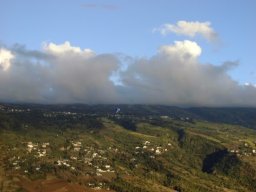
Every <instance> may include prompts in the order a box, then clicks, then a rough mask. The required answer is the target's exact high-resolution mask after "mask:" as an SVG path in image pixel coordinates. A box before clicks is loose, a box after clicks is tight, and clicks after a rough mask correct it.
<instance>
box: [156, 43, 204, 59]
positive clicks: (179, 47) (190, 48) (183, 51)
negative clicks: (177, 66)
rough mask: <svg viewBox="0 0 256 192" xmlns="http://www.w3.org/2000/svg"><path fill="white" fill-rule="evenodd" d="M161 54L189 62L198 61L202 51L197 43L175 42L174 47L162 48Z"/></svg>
mask: <svg viewBox="0 0 256 192" xmlns="http://www.w3.org/2000/svg"><path fill="white" fill-rule="evenodd" d="M159 52H160V53H162V54H166V55H169V56H171V57H179V58H180V59H183V60H187V61H188V60H191V59H192V60H194V59H197V58H198V57H199V56H200V55H201V52H202V49H201V47H200V46H199V45H198V44H197V43H196V42H193V41H189V40H185V41H175V43H174V45H164V46H162V47H160V50H159Z"/></svg>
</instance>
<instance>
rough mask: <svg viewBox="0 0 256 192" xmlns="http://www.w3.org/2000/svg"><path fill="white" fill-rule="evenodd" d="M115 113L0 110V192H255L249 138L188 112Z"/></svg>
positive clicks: (254, 155) (254, 150)
mask: <svg viewBox="0 0 256 192" xmlns="http://www.w3.org/2000/svg"><path fill="white" fill-rule="evenodd" d="M115 108H116V106H111V105H107V106H105V105H102V106H101V105H97V106H86V105H85V106H84V105H70V106H66V105H60V106H57V105H56V106H44V105H42V106H41V105H6V104H5V105H0V191H8V192H9V191H29V192H30V191H49V192H53V191H56V190H58V189H62V190H63V191H95V190H98V191H118V192H122V191H124V192H137V191H139V192H142V191H143V192H154V191H155V192H169V191H170V192H172V191H182V192H183V191H184V192H190V191H191V192H194V191H202V192H204V191H205V192H206V191H207V192H208V191H210V192H211V191H212V192H214V191H223V192H224V191H225V192H226V191H239V192H240V191H242V192H249V191H255V189H256V183H255V180H256V131H255V130H253V129H249V128H246V127H243V126H241V125H236V124H238V123H237V122H234V124H224V123H223V121H220V122H217V120H216V119H215V118H214V119H213V120H212V121H210V119H208V120H207V121H206V120H204V119H203V118H201V117H198V115H197V114H199V112H197V114H196V113H193V114H192V113H191V111H190V110H192V109H180V108H176V107H165V106H143V105H139V106H137V105H135V106H131V105H119V106H118V108H120V109H121V111H120V113H118V114H115V111H116V110H115ZM195 110H196V109H193V111H195ZM198 110H199V109H198ZM202 110H205V109H200V110H199V111H202ZM207 110H209V111H210V109H207ZM212 110H213V111H215V112H216V113H218V110H219V109H212ZM223 110H224V111H225V109H223ZM228 110H230V109H228ZM252 111H253V109H250V110H249V112H250V113H251V112H252ZM254 111H255V110H254ZM208 113H210V112H208ZM223 113H225V112H223ZM223 113H222V112H220V114H223ZM242 113H243V114H245V113H247V112H246V110H244V109H243V110H242ZM236 115H238V114H236ZM215 116H218V114H216V115H215ZM249 117H251V118H252V116H249ZM249 117H246V118H249ZM240 119H245V117H243V115H241V118H240ZM253 121H254V119H253V120H250V121H248V122H253ZM241 122H242V121H241ZM250 124H251V123H250ZM247 126H249V124H247ZM251 128H254V127H251Z"/></svg>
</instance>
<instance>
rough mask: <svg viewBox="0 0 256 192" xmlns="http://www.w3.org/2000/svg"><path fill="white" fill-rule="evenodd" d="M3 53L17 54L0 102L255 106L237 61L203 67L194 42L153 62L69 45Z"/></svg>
mask: <svg viewBox="0 0 256 192" xmlns="http://www.w3.org/2000/svg"><path fill="white" fill-rule="evenodd" d="M0 50H1V54H0V55H1V58H7V61H10V59H11V56H10V55H9V57H7V56H6V55H8V54H5V53H7V52H8V51H9V52H8V53H11V55H12V56H13V55H15V60H13V61H12V63H11V67H9V68H8V72H7V71H4V70H0V101H16V102H39V103H89V104H93V103H97V104H99V103H108V104H109V103H139V104H167V105H183V106H255V107H256V88H255V86H244V85H239V83H238V82H236V81H234V80H232V78H231V77H230V75H229V74H228V71H229V70H230V69H231V68H232V67H236V66H237V65H238V62H230V61H229V62H225V63H223V64H222V65H221V66H215V65H211V64H202V63H200V60H199V57H200V55H201V53H202V49H201V48H200V46H199V45H198V44H197V43H195V42H193V41H188V40H185V41H176V42H174V43H173V44H171V45H164V46H161V47H160V48H159V50H158V52H157V53H156V54H155V55H153V56H152V57H150V58H132V57H128V56H125V57H122V58H120V56H117V55H114V54H96V53H92V56H90V55H91V51H89V54H88V51H84V50H83V49H81V48H80V47H75V46H72V45H71V44H70V43H67V42H66V43H64V44H60V45H58V44H54V43H49V44H46V45H45V46H44V47H43V50H41V51H34V50H26V49H25V47H24V46H17V45H16V46H14V47H13V48H12V49H10V50H6V49H1V48H0ZM2 50H5V51H4V52H3V51H2ZM6 51H7V52H6ZM3 53H4V54H3ZM3 55H4V57H3ZM122 62H124V63H125V67H124V66H123V65H122ZM1 66H2V65H1ZM111 77H112V78H111ZM113 78H114V81H115V82H117V83H114V82H113ZM111 80H112V81H111ZM248 85H249V84H248Z"/></svg>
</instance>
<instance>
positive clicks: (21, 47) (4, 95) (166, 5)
mask: <svg viewBox="0 0 256 192" xmlns="http://www.w3.org/2000/svg"><path fill="white" fill-rule="evenodd" d="M255 7H256V1H254V0H236V1H233V0H215V1H211V0H190V1H188V0H158V1H156V0H138V1H133V0H129V1H128V0H118V1H117V0H109V1H106V0H105V1H103V0H94V1H92V0H91V1H87V0H72V1H71V0H65V1H61V0H44V1H39V0H38V1H32V0H0V24H1V30H0V101H7V102H33V103H89V104H94V103H145V104H167V105H181V106H254V107H255V106H256V68H255V63H254V62H255V61H254V52H255V50H256V38H255V34H256V25H255V18H256V12H255ZM253 50H254V51H253Z"/></svg>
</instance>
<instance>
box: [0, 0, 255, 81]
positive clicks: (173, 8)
mask: <svg viewBox="0 0 256 192" xmlns="http://www.w3.org/2000/svg"><path fill="white" fill-rule="evenodd" d="M255 8H256V1H255V0H235V1H234V0H215V1H211V0H158V1H157V0H138V1H131V0H129V1H128V0H109V1H103V0H94V1H86V0H65V1H63V0H44V1H39V0H38V1H34V0H0V23H1V30H0V43H1V44H2V45H4V46H6V47H11V46H13V45H14V44H16V43H18V44H21V45H24V46H26V48H27V49H30V50H40V49H41V48H42V43H43V42H47V43H50V42H53V43H56V44H62V43H64V42H65V41H69V42H70V43H71V44H72V45H73V46H77V47H81V48H82V49H84V48H89V49H92V50H93V51H95V52H96V53H97V54H100V53H112V54H113V53H122V54H125V55H128V56H132V57H134V58H141V57H144V58H150V57H152V56H153V55H155V54H156V52H157V50H158V49H159V47H161V46H162V45H168V44H173V43H174V41H177V40H178V41H183V40H186V39H188V40H192V41H195V42H197V43H198V45H199V46H200V47H201V48H202V54H201V55H200V57H199V60H200V62H201V63H205V64H207V63H210V64H213V65H222V63H223V62H225V61H239V66H237V67H235V68H234V69H232V70H230V71H229V72H228V73H229V74H230V75H231V77H232V79H234V80H236V81H238V82H239V83H240V84H244V83H246V82H249V83H251V84H256V68H255V59H254V55H255V53H254V52H255V50H256V38H255V34H256V25H255V18H256V11H255ZM181 20H185V21H188V22H194V21H198V22H210V23H211V27H212V28H213V29H214V31H215V32H216V33H218V42H217V43H210V42H207V41H206V40H205V39H204V38H202V37H200V36H196V37H195V38H191V37H188V36H183V35H179V34H175V33H170V34H168V35H165V36H163V35H161V34H160V33H159V32H153V29H154V28H158V27H160V26H161V25H163V24H166V23H169V24H173V25H175V24H176V23H177V22H178V21H181Z"/></svg>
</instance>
